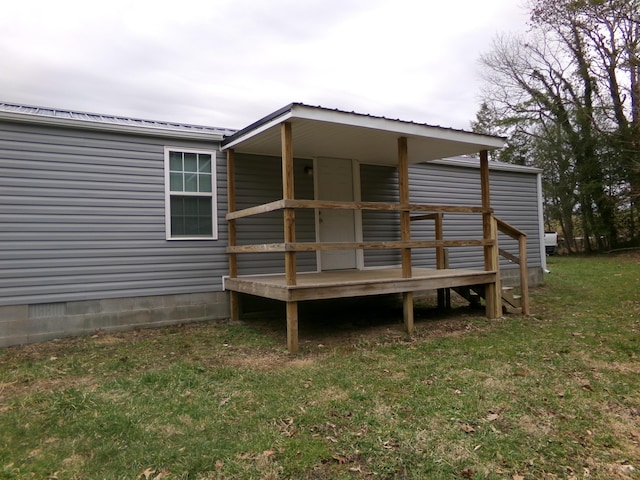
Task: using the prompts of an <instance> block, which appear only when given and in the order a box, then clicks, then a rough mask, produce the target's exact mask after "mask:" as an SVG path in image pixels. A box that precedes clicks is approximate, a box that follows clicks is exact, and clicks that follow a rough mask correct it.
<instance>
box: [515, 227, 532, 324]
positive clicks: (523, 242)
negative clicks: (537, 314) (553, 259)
mask: <svg viewBox="0 0 640 480" xmlns="http://www.w3.org/2000/svg"><path fill="white" fill-rule="evenodd" d="M518 245H519V249H520V295H521V297H522V298H521V304H522V314H523V315H529V313H530V312H529V271H528V267H527V237H526V235H524V236H520V237H519V238H518Z"/></svg>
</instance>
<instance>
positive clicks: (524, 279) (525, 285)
mask: <svg viewBox="0 0 640 480" xmlns="http://www.w3.org/2000/svg"><path fill="white" fill-rule="evenodd" d="M494 218H495V221H496V224H497V226H498V231H499V232H501V233H504V234H505V235H508V236H509V237H511V238H513V239H514V240H517V241H518V256H515V255H513V254H512V253H510V252H507V251H506V250H503V249H499V250H498V253H499V254H500V255H501V256H502V257H504V258H506V259H507V260H509V261H511V262H513V263H515V264H517V265H519V267H520V295H521V302H522V314H523V315H529V276H528V271H527V234H526V233H524V232H523V231H521V230H518V229H517V228H516V227H514V226H513V225H511V224H510V223H507V222H505V221H504V220H500V219H499V218H498V217H494Z"/></svg>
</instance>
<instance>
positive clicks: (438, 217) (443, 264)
mask: <svg viewBox="0 0 640 480" xmlns="http://www.w3.org/2000/svg"><path fill="white" fill-rule="evenodd" d="M443 216H444V215H443V214H442V212H438V213H436V214H435V219H434V220H435V234H436V240H437V241H442V240H444V229H443V222H442V218H443ZM445 255H446V254H445V249H444V247H436V269H438V270H443V269H445V268H449V266H448V265H447V260H446V256H445ZM450 308H451V290H450V289H448V288H439V289H438V309H439V310H445V309H450Z"/></svg>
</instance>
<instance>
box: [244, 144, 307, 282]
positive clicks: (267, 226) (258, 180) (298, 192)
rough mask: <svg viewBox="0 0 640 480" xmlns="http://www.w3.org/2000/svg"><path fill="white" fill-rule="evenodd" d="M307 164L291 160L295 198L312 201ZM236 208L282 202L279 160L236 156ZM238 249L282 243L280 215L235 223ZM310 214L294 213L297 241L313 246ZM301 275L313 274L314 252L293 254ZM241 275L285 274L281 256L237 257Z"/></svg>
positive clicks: (305, 161)
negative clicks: (292, 162) (305, 169)
mask: <svg viewBox="0 0 640 480" xmlns="http://www.w3.org/2000/svg"><path fill="white" fill-rule="evenodd" d="M306 166H311V162H310V161H309V160H302V159H295V160H294V185H295V198H297V199H307V200H313V177H312V176H309V175H306V174H305V172H304V168H305V167H306ZM236 191H237V199H236V207H237V209H243V208H249V207H254V206H256V205H261V204H265V203H269V202H273V201H276V200H280V199H282V161H281V159H280V158H278V157H266V156H256V155H236ZM236 226H237V240H238V244H239V245H251V244H264V243H281V242H284V223H283V212H282V211H281V210H280V211H275V212H269V213H265V214H261V215H256V216H252V217H247V218H242V219H239V220H237V221H236ZM315 238H316V236H315V216H314V212H313V210H309V209H304V210H296V240H297V241H298V242H315ZM296 265H297V269H298V271H300V272H305V271H315V270H316V256H315V253H313V252H299V253H297V254H296ZM238 273H239V274H240V275H259V274H267V273H284V253H245V254H239V255H238Z"/></svg>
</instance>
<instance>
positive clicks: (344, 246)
mask: <svg viewBox="0 0 640 480" xmlns="http://www.w3.org/2000/svg"><path fill="white" fill-rule="evenodd" d="M492 245H495V240H412V241H409V242H407V241H402V240H397V241H383V242H320V243H318V242H282V243H261V244H251V245H234V246H228V247H227V248H226V250H227V253H260V252H317V251H324V250H350V249H357V250H386V249H389V250H392V249H402V248H445V247H484V246H492ZM439 268H444V267H439Z"/></svg>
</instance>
